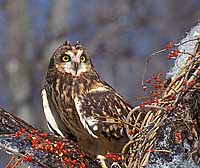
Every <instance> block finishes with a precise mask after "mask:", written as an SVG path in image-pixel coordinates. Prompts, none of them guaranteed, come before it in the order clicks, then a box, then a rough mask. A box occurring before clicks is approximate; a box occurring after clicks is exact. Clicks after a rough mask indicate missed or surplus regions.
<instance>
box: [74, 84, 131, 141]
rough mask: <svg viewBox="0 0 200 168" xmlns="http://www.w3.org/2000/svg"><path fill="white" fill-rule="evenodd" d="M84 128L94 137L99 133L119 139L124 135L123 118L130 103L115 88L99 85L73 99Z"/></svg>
mask: <svg viewBox="0 0 200 168" xmlns="http://www.w3.org/2000/svg"><path fill="white" fill-rule="evenodd" d="M74 102H75V106H76V110H77V112H78V115H79V117H80V120H81V122H82V124H83V126H84V128H85V129H87V131H88V132H89V134H91V135H92V136H93V137H94V138H98V137H99V136H100V135H103V136H105V137H112V138H116V139H118V138H119V139H120V138H122V137H123V136H124V134H125V132H124V122H123V121H124V120H125V117H126V116H127V114H128V112H129V111H130V110H131V108H132V107H131V105H129V103H127V101H126V100H124V99H123V98H122V97H121V96H120V95H119V94H117V93H116V92H115V90H113V89H110V88H107V87H105V88H104V87H99V88H95V89H92V90H90V91H89V92H87V93H86V94H85V95H83V96H80V97H76V98H75V99H74Z"/></svg>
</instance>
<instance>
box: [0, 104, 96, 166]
mask: <svg viewBox="0 0 200 168" xmlns="http://www.w3.org/2000/svg"><path fill="white" fill-rule="evenodd" d="M0 148H1V149H3V150H4V151H6V152H8V153H10V154H12V155H13V157H12V158H11V160H10V162H9V163H8V165H7V168H11V167H14V166H16V165H18V164H20V163H22V162H27V164H29V165H31V166H35V167H42V168H45V167H46V168H49V167H70V166H71V167H70V168H72V167H79V168H86V167H88V168H92V167H94V168H96V167H99V165H98V163H97V162H96V161H94V160H93V159H91V158H90V157H89V156H88V155H87V154H85V153H84V152H82V151H81V150H80V149H79V148H78V146H77V145H76V144H74V143H73V142H72V141H70V140H68V139H65V138H62V137H58V136H55V135H50V134H47V133H45V132H42V131H39V130H37V129H35V128H34V127H32V126H31V125H29V124H27V123H26V122H24V121H23V120H21V119H19V118H17V117H16V116H14V115H12V114H10V113H8V112H6V111H5V110H3V109H2V108H0Z"/></svg>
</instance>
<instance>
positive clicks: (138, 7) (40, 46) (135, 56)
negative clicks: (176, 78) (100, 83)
mask: <svg viewBox="0 0 200 168" xmlns="http://www.w3.org/2000/svg"><path fill="white" fill-rule="evenodd" d="M199 8H200V1H199V0H190V1H188V0H176V1H174V0H165V1H160V0H143V1H141V0H109V1H108V0H84V1H82V0H59V1H55V0H18V1H14V0H0V93H1V94H0V106H1V107H3V108H4V109H6V110H8V111H10V112H12V113H15V114H16V115H17V116H19V117H21V118H23V119H24V120H26V121H27V122H29V123H31V124H32V125H34V126H36V127H37V128H40V129H43V130H47V128H46V121H45V118H44V115H43V109H42V103H41V96H40V92H41V88H42V85H43V79H44V75H45V72H46V70H47V67H48V62H49V58H50V56H51V55H52V53H53V51H54V50H55V49H56V48H57V47H58V46H59V45H60V44H62V43H63V42H64V41H66V40H69V41H71V42H76V41H77V40H78V41H80V42H81V43H83V44H84V45H85V46H86V47H87V48H88V52H89V54H90V56H91V57H92V60H93V64H94V66H95V67H96V69H97V71H98V72H99V73H100V74H101V76H102V78H103V79H104V80H105V81H107V82H108V83H110V85H111V86H113V87H114V88H115V89H116V90H117V91H118V92H119V93H120V94H122V95H123V96H124V97H125V98H126V99H127V100H129V102H131V103H132V104H133V105H134V104H137V101H136V98H137V97H140V96H141V95H143V94H144V91H143V89H142V85H141V78H142V73H143V70H144V65H145V59H146V58H147V57H148V56H149V55H150V54H151V53H152V52H154V51H157V50H160V49H162V48H164V47H165V46H166V44H167V43H168V42H169V41H174V42H178V41H179V40H180V39H181V38H183V37H184V36H185V34H186V32H187V31H189V30H190V28H191V27H192V26H194V25H195V24H196V23H197V22H198V21H199V16H200V10H199ZM166 57H167V53H166V55H165V54H162V55H160V56H157V57H154V58H153V59H152V60H151V62H150V64H149V69H148V73H157V72H159V71H164V72H166V71H167V70H168V69H169V67H170V64H171V63H172V62H169V61H167V59H166ZM147 77H148V74H147ZM2 153H3V152H1V153H0V168H1V167H5V161H6V159H8V158H9V157H8V155H5V154H2Z"/></svg>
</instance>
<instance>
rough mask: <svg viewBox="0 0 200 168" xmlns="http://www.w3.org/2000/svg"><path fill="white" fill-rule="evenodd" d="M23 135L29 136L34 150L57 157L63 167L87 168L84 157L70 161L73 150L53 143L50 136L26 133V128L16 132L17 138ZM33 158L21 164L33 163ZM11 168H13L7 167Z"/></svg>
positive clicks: (29, 157)
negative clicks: (70, 153) (69, 154)
mask: <svg viewBox="0 0 200 168" xmlns="http://www.w3.org/2000/svg"><path fill="white" fill-rule="evenodd" d="M22 135H27V137H28V139H29V140H30V141H31V146H32V148H33V149H36V150H42V151H44V152H48V153H51V154H53V155H55V157H56V158H57V159H58V161H61V162H62V164H63V165H67V166H70V168H74V167H77V166H78V167H80V168H85V167H86V165H85V163H84V162H82V161H81V160H83V159H84V155H83V154H80V156H79V158H78V159H79V160H75V159H70V158H69V157H68V156H67V154H68V153H69V152H70V151H71V149H68V150H66V149H65V148H64V147H65V143H64V142H60V141H58V142H51V141H50V140H49V139H48V134H47V133H45V132H38V131H37V130H32V131H31V133H28V132H26V130H25V129H24V128H22V129H20V130H19V131H17V132H16V134H15V137H16V138H19V137H20V136H22ZM32 161H33V158H32V156H25V157H24V158H22V159H21V160H20V163H21V162H32ZM15 165H16V163H15ZM7 168H11V167H7Z"/></svg>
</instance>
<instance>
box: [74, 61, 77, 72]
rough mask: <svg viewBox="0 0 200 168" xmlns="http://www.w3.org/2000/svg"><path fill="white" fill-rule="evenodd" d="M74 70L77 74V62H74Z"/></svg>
mask: <svg viewBox="0 0 200 168" xmlns="http://www.w3.org/2000/svg"><path fill="white" fill-rule="evenodd" d="M74 71H75V72H76V74H77V72H78V62H74Z"/></svg>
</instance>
